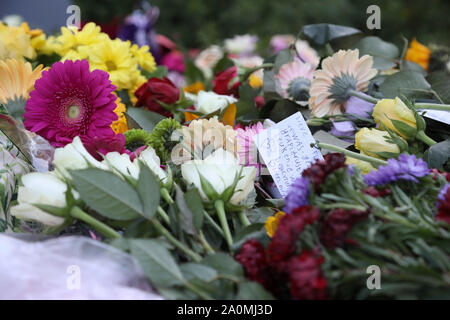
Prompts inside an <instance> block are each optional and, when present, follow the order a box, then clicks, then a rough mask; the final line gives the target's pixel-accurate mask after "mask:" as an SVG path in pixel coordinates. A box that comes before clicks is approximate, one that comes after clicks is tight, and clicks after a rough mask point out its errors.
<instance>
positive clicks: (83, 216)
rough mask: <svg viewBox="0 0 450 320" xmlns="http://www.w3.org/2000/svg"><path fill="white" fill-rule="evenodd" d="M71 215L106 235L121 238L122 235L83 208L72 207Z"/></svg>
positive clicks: (111, 237)
mask: <svg viewBox="0 0 450 320" xmlns="http://www.w3.org/2000/svg"><path fill="white" fill-rule="evenodd" d="M70 215H71V216H72V217H74V218H76V219H79V220H81V221H83V222H85V223H87V224H88V225H90V226H91V227H92V228H94V229H95V230H97V231H98V232H100V233H101V234H103V235H104V236H105V237H107V238H110V239H114V238H120V237H121V235H120V234H119V233H117V231H115V230H114V229H112V228H110V227H109V226H107V225H106V224H104V223H103V222H101V221H98V220H97V219H95V218H94V217H92V216H91V215H89V214H87V213H86V212H84V211H83V210H81V209H80V208H78V207H73V208H72V209H70Z"/></svg>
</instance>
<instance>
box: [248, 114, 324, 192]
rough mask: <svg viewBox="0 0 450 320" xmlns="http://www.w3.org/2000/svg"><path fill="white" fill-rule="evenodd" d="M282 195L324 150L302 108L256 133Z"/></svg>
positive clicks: (262, 155)
mask: <svg viewBox="0 0 450 320" xmlns="http://www.w3.org/2000/svg"><path fill="white" fill-rule="evenodd" d="M253 139H254V142H255V144H256V147H257V148H258V151H259V153H260V155H261V157H262V159H263V160H264V163H265V164H266V166H267V169H268V170H269V173H270V175H271V176H272V178H273V180H274V181H275V184H276V185H277V187H278V190H279V191H280V193H281V195H282V196H283V197H285V196H286V195H287V194H288V192H289V188H290V186H291V184H292V183H293V182H294V180H295V179H296V178H298V177H300V176H301V174H302V172H303V170H305V169H306V168H308V167H309V166H310V164H311V163H313V162H314V161H316V160H317V159H323V157H322V154H321V153H320V151H319V150H318V149H317V148H315V147H311V144H313V143H315V140H314V138H313V136H312V135H311V131H309V128H308V125H307V124H306V122H305V119H303V116H302V114H301V113H300V112H297V113H295V114H293V115H292V116H290V117H289V118H286V119H284V120H283V121H280V122H279V123H277V124H275V125H273V126H272V127H270V128H268V129H266V130H264V131H263V132H261V133H259V134H258V135H256V136H254V137H253Z"/></svg>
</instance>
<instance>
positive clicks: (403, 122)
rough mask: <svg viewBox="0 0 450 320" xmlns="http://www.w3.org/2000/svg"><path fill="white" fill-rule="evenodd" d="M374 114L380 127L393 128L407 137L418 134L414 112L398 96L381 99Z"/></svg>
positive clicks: (410, 137) (411, 137)
mask: <svg viewBox="0 0 450 320" xmlns="http://www.w3.org/2000/svg"><path fill="white" fill-rule="evenodd" d="M372 116H373V118H374V119H375V122H376V123H377V124H378V125H379V126H380V128H382V129H391V130H393V131H395V132H396V133H398V134H399V135H400V136H402V137H403V138H405V139H413V138H414V137H415V136H416V134H417V124H416V117H415V115H414V112H413V111H412V110H411V109H409V108H408V107H407V106H406V105H405V104H404V103H403V101H402V100H400V98H398V97H397V98H395V99H382V100H380V101H379V102H378V103H377V104H376V105H375V108H374V109H373V113H372Z"/></svg>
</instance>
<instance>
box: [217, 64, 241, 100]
mask: <svg viewBox="0 0 450 320" xmlns="http://www.w3.org/2000/svg"><path fill="white" fill-rule="evenodd" d="M213 84H214V87H213V91H214V92H215V93H217V94H224V95H227V96H231V95H232V96H234V97H235V98H239V86H240V85H241V82H240V81H239V79H238V77H237V67H236V66H234V67H230V68H228V69H225V70H223V71H221V72H219V73H217V74H216V78H215V79H214V80H213Z"/></svg>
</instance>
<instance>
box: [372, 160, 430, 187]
mask: <svg viewBox="0 0 450 320" xmlns="http://www.w3.org/2000/svg"><path fill="white" fill-rule="evenodd" d="M387 162H388V164H387V165H386V166H380V167H379V168H378V170H376V171H372V172H369V173H368V174H366V175H365V176H364V180H365V181H366V183H367V184H368V185H369V186H376V185H382V184H386V183H389V182H394V181H397V180H408V181H413V182H416V183H417V182H419V181H418V180H417V178H420V177H423V176H426V175H427V174H429V173H430V169H429V168H428V165H427V164H426V162H425V161H423V160H422V159H420V158H416V156H415V155H408V154H406V153H403V154H401V155H400V156H399V157H398V160H396V159H389V160H388V161H387Z"/></svg>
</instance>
